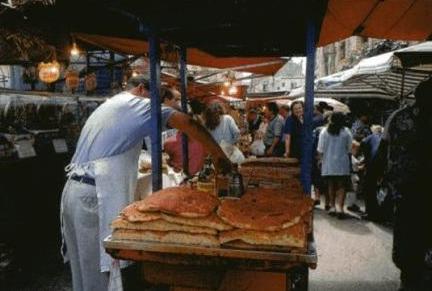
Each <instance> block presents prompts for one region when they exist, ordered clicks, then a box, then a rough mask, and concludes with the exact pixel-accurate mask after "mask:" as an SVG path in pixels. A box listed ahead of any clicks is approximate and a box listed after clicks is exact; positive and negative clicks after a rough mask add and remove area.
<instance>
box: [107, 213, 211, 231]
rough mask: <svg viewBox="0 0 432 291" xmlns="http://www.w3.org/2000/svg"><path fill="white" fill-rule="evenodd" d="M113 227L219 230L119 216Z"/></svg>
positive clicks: (159, 229)
mask: <svg viewBox="0 0 432 291" xmlns="http://www.w3.org/2000/svg"><path fill="white" fill-rule="evenodd" d="M111 228H112V229H133V230H156V231H181V232H188V233H204V234H212V235H216V234H217V231H216V230H215V229H212V228H208V227H201V226H190V225H181V224H177V223H171V222H167V221H165V220H163V219H159V220H154V221H148V222H129V221H127V220H125V219H123V218H121V217H118V218H117V219H115V220H114V221H113V222H112V223H111Z"/></svg>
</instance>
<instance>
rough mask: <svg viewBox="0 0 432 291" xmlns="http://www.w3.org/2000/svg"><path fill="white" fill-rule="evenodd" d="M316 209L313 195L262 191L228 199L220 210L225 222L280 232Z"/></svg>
mask: <svg viewBox="0 0 432 291" xmlns="http://www.w3.org/2000/svg"><path fill="white" fill-rule="evenodd" d="M266 190H273V189H266ZM260 191H262V190H260ZM312 209H313V200H312V199H310V198H306V197H305V198H296V199H288V198H286V197H283V196H282V195H279V194H274V193H273V194H272V193H267V194H263V195H259V193H258V194H254V195H248V194H245V195H244V196H243V197H242V198H241V199H237V200H234V199H225V200H223V201H222V202H221V206H220V207H219V209H218V212H217V213H218V215H219V217H220V218H221V219H222V220H223V221H225V222H226V223H228V224H229V225H232V226H234V227H236V228H241V229H247V230H257V231H278V230H282V229H285V228H288V227H291V226H293V225H295V224H297V223H298V222H299V221H300V220H301V217H302V216H303V215H305V214H306V213H308V212H310V211H312Z"/></svg>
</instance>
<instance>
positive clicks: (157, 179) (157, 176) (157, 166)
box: [148, 30, 162, 192]
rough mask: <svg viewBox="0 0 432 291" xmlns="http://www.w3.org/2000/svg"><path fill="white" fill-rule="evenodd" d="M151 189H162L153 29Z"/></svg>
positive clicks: (157, 57) (157, 53) (153, 35)
mask: <svg viewBox="0 0 432 291" xmlns="http://www.w3.org/2000/svg"><path fill="white" fill-rule="evenodd" d="M148 40H149V58H150V100H151V122H150V123H151V129H152V131H151V135H150V137H151V158H152V187H153V188H152V191H153V192H155V191H158V190H160V189H162V134H161V133H162V121H161V120H162V114H161V99H160V96H159V95H160V70H161V68H160V51H159V38H158V36H157V34H156V32H155V31H154V30H152V31H151V32H150V35H149V38H148Z"/></svg>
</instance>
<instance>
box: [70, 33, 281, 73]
mask: <svg viewBox="0 0 432 291" xmlns="http://www.w3.org/2000/svg"><path fill="white" fill-rule="evenodd" d="M73 35H74V37H75V38H76V39H77V40H80V41H82V42H85V43H88V44H91V45H94V46H97V47H101V48H105V49H109V50H111V51H114V52H117V53H122V54H128V55H144V54H145V53H147V52H148V43H147V42H146V41H144V40H138V39H129V38H119V37H112V36H103V35H95V34H85V33H74V34H73ZM187 62H188V64H190V65H197V66H203V67H211V68H218V69H230V70H233V71H242V72H249V73H253V74H260V75H261V74H262V75H274V74H275V73H276V72H277V71H279V69H280V68H282V66H283V65H284V64H285V63H286V62H287V60H286V59H281V58H278V57H246V58H242V57H214V56H212V55H210V54H208V53H206V52H203V51H201V50H199V49H195V48H189V49H188V50H187Z"/></svg>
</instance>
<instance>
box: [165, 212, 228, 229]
mask: <svg viewBox="0 0 432 291" xmlns="http://www.w3.org/2000/svg"><path fill="white" fill-rule="evenodd" d="M161 217H162V219H163V220H166V221H168V222H172V223H176V224H181V225H190V226H198V227H206V228H211V229H215V230H218V231H223V230H230V229H233V227H232V226H231V225H229V224H227V223H225V222H224V221H223V220H222V219H221V218H220V217H219V216H218V215H217V214H216V213H212V214H210V215H209V216H206V217H202V218H188V217H180V216H173V215H169V214H165V213H162V214H161Z"/></svg>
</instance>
